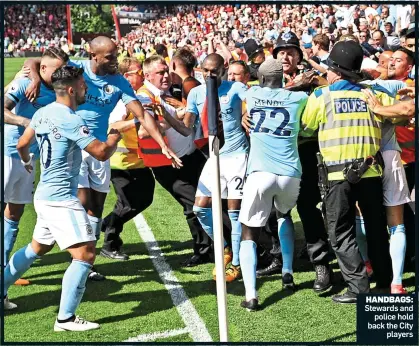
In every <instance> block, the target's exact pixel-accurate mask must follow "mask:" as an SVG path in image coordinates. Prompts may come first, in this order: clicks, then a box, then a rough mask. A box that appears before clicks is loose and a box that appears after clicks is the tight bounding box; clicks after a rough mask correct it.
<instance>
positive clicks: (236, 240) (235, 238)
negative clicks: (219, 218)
mask: <svg viewBox="0 0 419 346" xmlns="http://www.w3.org/2000/svg"><path fill="white" fill-rule="evenodd" d="M239 214H240V210H229V211H228V216H229V217H230V221H231V245H232V250H233V261H232V264H233V266H236V267H237V266H238V265H240V260H239V252H240V240H241V236H242V225H241V223H240V222H239Z"/></svg>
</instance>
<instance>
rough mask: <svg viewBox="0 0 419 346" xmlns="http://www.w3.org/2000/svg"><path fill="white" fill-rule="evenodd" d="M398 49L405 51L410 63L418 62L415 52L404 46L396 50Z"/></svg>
mask: <svg viewBox="0 0 419 346" xmlns="http://www.w3.org/2000/svg"><path fill="white" fill-rule="evenodd" d="M398 51H400V52H403V53H404V54H406V55H407V61H408V62H409V64H411V65H414V64H415V63H416V57H415V54H414V53H413V52H412V51H411V50H409V49H407V48H404V47H400V48H398V49H397V50H396V52H398Z"/></svg>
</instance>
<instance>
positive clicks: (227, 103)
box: [186, 81, 249, 155]
mask: <svg viewBox="0 0 419 346" xmlns="http://www.w3.org/2000/svg"><path fill="white" fill-rule="evenodd" d="M246 90H247V87H246V86H245V85H244V84H243V83H240V82H228V81H222V83H221V85H220V87H219V88H218V97H219V100H220V108H221V118H222V121H223V128H224V140H225V143H224V145H223V147H222V148H221V150H220V155H228V154H238V153H247V152H248V151H249V142H248V140H247V137H246V133H245V132H244V130H243V128H242V126H241V119H242V100H243V98H244V94H245V92H246ZM206 97H207V88H206V85H205V84H201V85H199V86H197V87H195V88H193V89H192V90H191V91H190V92H189V95H188V104H187V106H186V111H187V112H190V113H193V114H195V115H196V118H195V124H194V126H195V127H197V126H200V116H201V114H202V110H203V108H204V103H205V99H206Z"/></svg>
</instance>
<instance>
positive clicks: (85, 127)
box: [79, 125, 90, 137]
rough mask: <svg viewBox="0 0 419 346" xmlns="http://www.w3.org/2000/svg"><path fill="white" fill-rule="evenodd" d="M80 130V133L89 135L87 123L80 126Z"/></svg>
mask: <svg viewBox="0 0 419 346" xmlns="http://www.w3.org/2000/svg"><path fill="white" fill-rule="evenodd" d="M79 132H80V135H81V136H83V137H87V136H88V135H89V134H90V130H89V128H88V127H87V126H85V125H84V126H82V127H80V130H79Z"/></svg>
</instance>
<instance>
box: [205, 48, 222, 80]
mask: <svg viewBox="0 0 419 346" xmlns="http://www.w3.org/2000/svg"><path fill="white" fill-rule="evenodd" d="M202 70H203V72H204V78H205V79H206V78H207V77H208V75H215V76H217V84H218V86H219V85H220V84H221V78H222V76H223V74H224V72H225V68H224V58H223V57H222V56H221V55H220V54H217V53H211V54H209V55H208V56H207V57H206V58H205V59H204V61H203V62H202Z"/></svg>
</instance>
